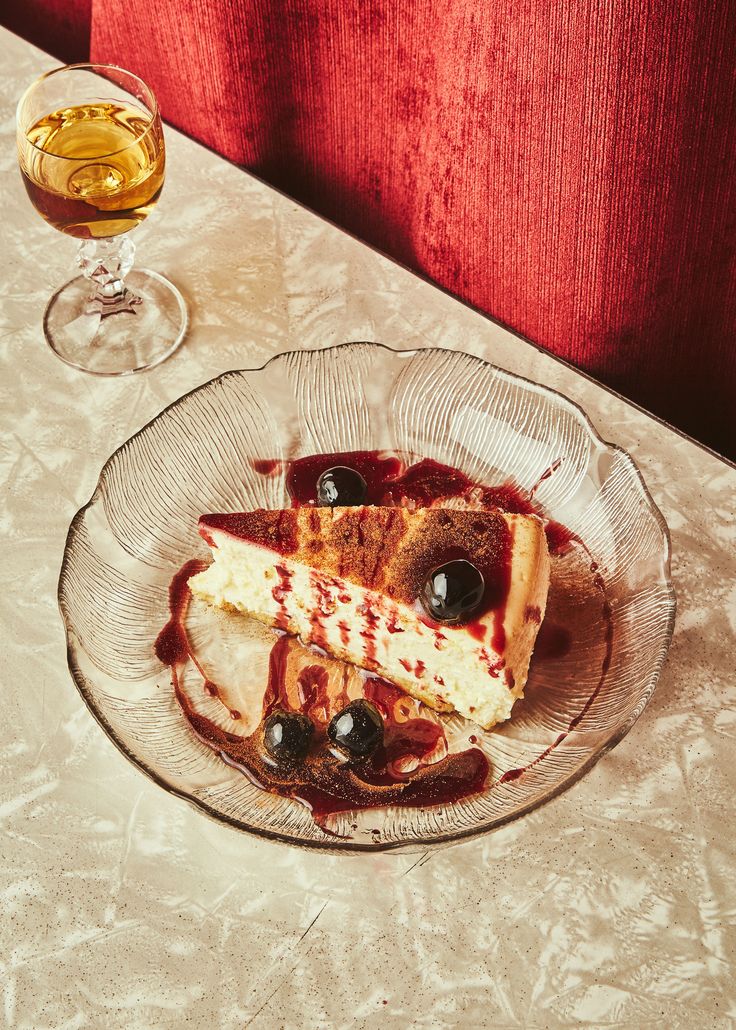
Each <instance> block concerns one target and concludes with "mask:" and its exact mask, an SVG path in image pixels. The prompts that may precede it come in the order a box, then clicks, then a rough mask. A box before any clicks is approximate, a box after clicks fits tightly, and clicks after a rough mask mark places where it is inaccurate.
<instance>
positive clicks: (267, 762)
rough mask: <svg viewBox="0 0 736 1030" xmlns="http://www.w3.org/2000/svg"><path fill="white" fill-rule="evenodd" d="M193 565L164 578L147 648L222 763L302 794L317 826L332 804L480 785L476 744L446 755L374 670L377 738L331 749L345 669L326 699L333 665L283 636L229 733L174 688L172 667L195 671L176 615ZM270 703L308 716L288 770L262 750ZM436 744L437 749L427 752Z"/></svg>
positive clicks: (431, 728)
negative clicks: (246, 722)
mask: <svg viewBox="0 0 736 1030" xmlns="http://www.w3.org/2000/svg"><path fill="white" fill-rule="evenodd" d="M203 567H204V566H203V563H202V562H199V561H191V562H187V564H186V565H185V566H184V567H183V568H182V569H181V570H180V571H179V572H178V573H177V574H176V576H174V579H173V580H172V584H171V588H170V590H169V607H170V618H169V621H168V622H167V623H166V626H165V627H164V629H163V630H162V631H161V633H160V634H159V636H158V638H157V640H156V645H155V650H156V654H157V656H158V658H159V659H160V661H161V662H163V663H164V664H165V665H169V666H170V667H171V675H172V682H173V686H174V692H175V695H176V699H177V701H178V703H179V706H180V708H181V710H182V713H183V714H184V717H185V718H186V720H187V722H188V723H189V725H190V727H191V728H192V730H193V732H194V733H195V735H196V736H197V737H198V739H199V740H200V741H201V742H202V743H203V744H206V745H207V747H209V748H211V749H212V750H213V751H215V752H217V754H219V755H220V757H221V758H222V759H223V761H225V762H226V763H227V764H228V765H231V766H233V767H235V768H237V769H239V770H240V771H241V772H242V773H244V774H245V775H246V776H247V777H248V778H249V779H250V780H251V782H253V783H254V784H256V785H257V786H259V787H261V788H262V789H264V790H268V791H271V792H273V793H275V794H280V795H282V796H284V797H292V798H295V799H296V800H297V801H300V802H302V803H303V804H304V805H306V806H307V807H308V808H309V809H310V810H311V812H312V815H313V818H314V820H315V822H317V823H318V825H320V826H321V827H322V828H323V829H326V827H325V825H324V823H325V820H326V819H327V818H328V817H329V816H330V815H336V814H338V813H340V812H348V811H355V810H358V809H365V808H377V807H381V806H383V805H403V806H408V807H420V808H424V807H427V806H429V805H439V804H449V803H451V802H454V801H459V800H461V799H462V798H466V797H469V796H470V795H472V794H476V793H478V792H479V791H481V790H483V788H484V787H485V785H486V782H487V779H488V773H489V768H490V767H489V763H488V759H487V758H486V757H485V755H484V754H483V752H482V751H480V750H479V749H478V748H470V749H469V750H467V751H462V752H459V753H456V754H450V755H448V754H446V746H447V745H446V741H445V737H444V731H443V729H442V725H441V724H440V723H438V722H435V721H434V720H430V719H423V718H410V717H409V714H410V712H411V706H412V704H413V702H412V701H411V700H410V699H409V698H408V697H407V696H406V695H405V694H404V693H403V692H402V691H401V690H399V689H398V688H397V687H395V686H393V685H392V684H390V683H386V682H385V681H383V680H380V679H378V678H375V677H372V678H368V679H366V681H365V685H364V694H365V696H366V697H367V698H369V699H370V700H371V701H372V702H373V703H374V704H375V705H376V707H377V708H378V709H379V711H380V712H381V715H382V716H383V719H384V743H383V746H382V747H380V748H379V749H378V750H377V751H376V752H375V753H374V754H373V755H372V756H371V757H370V758H369V759H365V760H360V761H359V760H357V759H351V758H347V759H346V758H345V756H342V755H338V754H336V753H335V751H334V750H333V749H332V747H331V746H330V744H329V742H328V739H327V733H326V731H327V725H328V722H329V719H330V717H331V714H334V712H335V711H340V710H341V709H342V708H343V707H344V706H345V704H347V702H348V694H347V678H348V674H349V670H348V667H347V666H343V670H344V671H343V676H342V689H341V691H340V692H339V694H338V696H337V697H336V698H334V699H332V698H330V696H329V692H328V682H329V671H328V670H329V668H333V669H334V668H335V667H336V666H337V665H338V664H342V663H337V661H336V660H335V659H331V658H320V656H319V655H317V654H312V653H311V652H306V649H305V648H304V647H303V646H302V645H301V644H300V643H299V642H298V641H297V640H296V639H295V638H293V637H289V636H286V635H283V636H280V637H279V638H278V639H277V640H276V642H275V643H274V645H273V648H272V649H271V655H270V658H269V670H268V684H267V686H266V691H265V693H264V697H263V706H262V720H261V724H260V725H259V727H258V728H257V729H256V730H255V731H254V732H253V733H251V734H250V735H248V736H241V735H238V734H235V733H230V732H228V731H227V730H224V729H222V727H221V726H218V725H217V724H216V723H214V722H213V721H212V720H211V719H208V718H207V717H206V716H204V715H202V714H200V713H199V712H198V711H196V710H195V708H194V706H193V704H192V702H191V700H190V698H189V697H188V696H187V693H186V691H185V690H184V689H183V688H182V684H181V677H180V673H181V670H182V668H183V666H184V664H185V663H186V661H187V660H189V659H191V660H192V662H193V663H194V665H195V666H196V668H198V669H199V670H200V672H202V669H201V666H200V665H199V663H198V661H197V659H196V656H195V655H194V653H193V651H192V647H191V644H190V642H189V639H188V636H187V632H186V627H185V624H184V620H185V618H186V614H187V610H188V607H189V600H190V597H191V594H190V591H189V587H188V581H189V577H190V576H192V575H193V574H194V573H195V572H199V571H201V569H202V568H203ZM305 653H308V654H309V659H310V661H309V664H307V665H303V666H302V667H301V668H300V669H299V671H298V673H297V676H296V692H297V696H298V704H297V705H294V704H293V703H292V700H291V698H290V695H289V691H288V689H287V683H288V681H289V680H288V677H289V662H290V659H291V658H294V657H295V658H296V659H297V661H298V660H301V659H303V657H304V654H305ZM202 679H203V692H204V693H206V694H207V695H209V696H211V697H217V696H219V690H218V688H217V685H216V684H214V683H212V681H211V680H209V679H207V678H206V677H205V675H204V673H202ZM277 709H281V710H284V711H299V712H303V713H304V714H306V715H307V716H308V717H309V718H310V719H311V720H312V721H313V723H314V724H315V734H314V739H313V743H312V747H311V749H310V752H309V754H308V755H307V758H306V759H305V760H304V762H303V763H301V764H300V765H298V766H296V767H293V768H289V769H284V768H280V767H279V766H277V765H275V764H274V763H273V762H272V760H271V759H270V758H268V756H267V755H266V753H265V751H264V748H263V721H264V720H265V719H266V718H268V716H269V715H270V714H271V713H273V712H274V711H276V710H277ZM231 714H232V713H231ZM440 752H441V753H442V754H443V755H444V757H438V758H437V760H434V758H435V756H437V755H438V753H440ZM430 756H432V758H433V761H432V763H431V764H426V763H425V764H420V765H419V766H418V767H417V768H415V769H413V770H411V771H409V772H405V771H402V768H403V765H404V764H405V763H406V762H407V761H408V760H414V761H417V760H419V761H422V760H424V759H427V758H428V757H430ZM327 832H330V831H327Z"/></svg>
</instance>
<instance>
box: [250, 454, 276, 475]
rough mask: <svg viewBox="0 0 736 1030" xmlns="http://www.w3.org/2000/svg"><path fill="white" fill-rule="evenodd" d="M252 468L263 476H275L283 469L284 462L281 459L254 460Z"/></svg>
mask: <svg viewBox="0 0 736 1030" xmlns="http://www.w3.org/2000/svg"><path fill="white" fill-rule="evenodd" d="M250 464H251V468H252V469H253V471H254V472H257V473H258V474H259V475H261V476H275V475H278V473H279V472H280V471H281V469H282V468H283V464H284V463H283V462H282V461H280V460H279V458H265V459H261V458H253V459H252V460H251V463H250Z"/></svg>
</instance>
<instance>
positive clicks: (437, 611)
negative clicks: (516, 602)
mask: <svg viewBox="0 0 736 1030" xmlns="http://www.w3.org/2000/svg"><path fill="white" fill-rule="evenodd" d="M484 592H485V580H484V579H483V575H482V573H481V572H480V571H479V570H478V569H476V567H475V565H473V564H472V563H471V562H469V561H465V560H464V559H462V558H459V559H457V560H456V561H448V562H446V563H445V564H444V565H439V566H438V567H437V568H436V569H433V570H432V572H430V574H429V575H428V576H427V578H426V580H425V581H424V586H423V588H422V593H421V600H422V604H423V606H424V609H425V611H426V612H427V614H428V615H431V617H432V618H433V619H436V620H437V622H450V623H452V622H465V621H466V620H467V619H469V618H470V616H471V615H472V614H473V612H474V611H475V610H476V608H478V606H479V605H480V603H481V601H482V600H483V594H484Z"/></svg>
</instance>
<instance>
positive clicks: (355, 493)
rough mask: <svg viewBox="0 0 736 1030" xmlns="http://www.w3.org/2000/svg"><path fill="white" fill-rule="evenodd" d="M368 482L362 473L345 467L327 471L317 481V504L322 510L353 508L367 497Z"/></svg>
mask: <svg viewBox="0 0 736 1030" xmlns="http://www.w3.org/2000/svg"><path fill="white" fill-rule="evenodd" d="M366 490H367V486H366V482H365V480H364V479H363V477H362V476H361V474H360V472H356V471H355V469H349V468H347V467H346V466H345V465H335V466H334V468H331V469H325V471H324V472H323V473H322V475H321V476H320V477H319V479H318V480H317V504H318V505H319V506H320V508H334V507H335V506H336V505H339V506H340V507H346V508H352V507H355V506H356V505H358V504H362V503H363V501H364V500H365V495H366Z"/></svg>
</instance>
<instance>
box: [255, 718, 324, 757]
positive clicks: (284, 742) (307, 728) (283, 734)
mask: <svg viewBox="0 0 736 1030" xmlns="http://www.w3.org/2000/svg"><path fill="white" fill-rule="evenodd" d="M313 733H314V726H313V724H312V723H311V722H310V721H309V719H308V718H307V717H306V715H301V714H300V713H299V712H283V711H281V710H280V709H279V710H277V711H275V712H273V714H272V715H269V717H268V718H267V719H266V722H265V723H264V726H263V745H264V747H265V748H266V751H268V753H269V755H270V756H271V758H275V759H276V761H277V762H279V763H280V764H282V765H293V764H294V763H296V762H301V761H302V759H303V758H304V757H305V756H306V754H307V751H309V745H310V744H311V742H312V734H313Z"/></svg>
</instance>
